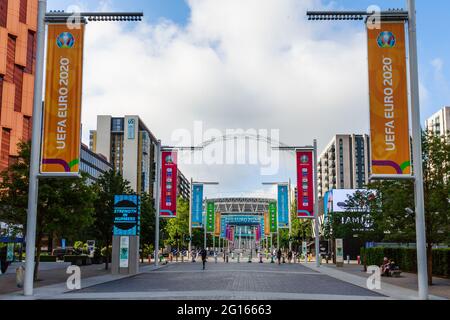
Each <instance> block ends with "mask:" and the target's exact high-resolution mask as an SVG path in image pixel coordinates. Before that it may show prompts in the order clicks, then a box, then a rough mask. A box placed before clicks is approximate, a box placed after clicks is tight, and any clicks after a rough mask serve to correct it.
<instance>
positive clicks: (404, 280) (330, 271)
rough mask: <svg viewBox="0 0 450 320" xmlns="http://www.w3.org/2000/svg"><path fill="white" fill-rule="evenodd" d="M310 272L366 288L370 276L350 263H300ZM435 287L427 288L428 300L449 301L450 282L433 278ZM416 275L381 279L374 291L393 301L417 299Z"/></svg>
mask: <svg viewBox="0 0 450 320" xmlns="http://www.w3.org/2000/svg"><path fill="white" fill-rule="evenodd" d="M302 264H303V265H304V266H306V267H308V268H310V269H311V270H314V271H317V272H320V273H323V274H326V275H329V276H331V277H333V278H336V279H339V280H342V281H346V282H349V283H352V284H355V285H357V286H360V287H363V288H367V279H368V277H369V276H370V274H368V273H365V272H364V271H363V266H361V265H358V264H355V263H352V264H344V267H342V268H337V267H336V266H335V265H333V264H322V265H321V266H320V267H319V268H317V267H316V263H315V262H313V263H306V264H305V263H302ZM433 279H434V281H435V283H436V286H435V287H433V286H431V287H430V288H429V293H430V299H435V300H441V299H450V280H449V279H441V278H433ZM417 290H418V289H417V275H415V274H411V273H402V275H401V277H400V278H386V277H382V278H381V290H376V292H380V293H382V294H385V295H388V296H391V297H393V298H395V299H401V300H403V299H418V292H417Z"/></svg>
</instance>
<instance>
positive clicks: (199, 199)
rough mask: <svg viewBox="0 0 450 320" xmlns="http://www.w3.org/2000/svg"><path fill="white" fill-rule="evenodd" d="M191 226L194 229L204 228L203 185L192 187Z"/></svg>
mask: <svg viewBox="0 0 450 320" xmlns="http://www.w3.org/2000/svg"><path fill="white" fill-rule="evenodd" d="M191 210H192V213H191V226H192V228H202V226H203V221H202V214H203V185H202V184H194V185H193V186H192V206H191Z"/></svg>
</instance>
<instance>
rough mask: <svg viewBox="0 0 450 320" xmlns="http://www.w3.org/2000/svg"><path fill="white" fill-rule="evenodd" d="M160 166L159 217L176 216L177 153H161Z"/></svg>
mask: <svg viewBox="0 0 450 320" xmlns="http://www.w3.org/2000/svg"><path fill="white" fill-rule="evenodd" d="M161 156H162V166H161V208H160V217H166V218H175V217H176V216H177V190H178V185H177V182H178V166H177V163H178V161H177V152H176V151H163V152H162V155H161Z"/></svg>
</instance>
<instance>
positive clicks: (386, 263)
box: [381, 257, 391, 277]
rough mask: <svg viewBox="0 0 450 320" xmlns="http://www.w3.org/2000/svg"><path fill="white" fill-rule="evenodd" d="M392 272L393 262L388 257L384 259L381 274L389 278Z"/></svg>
mask: <svg viewBox="0 0 450 320" xmlns="http://www.w3.org/2000/svg"><path fill="white" fill-rule="evenodd" d="M390 270H391V261H390V260H389V259H388V258H387V257H384V259H383V264H382V265H381V274H382V275H384V276H387V277H389V276H390Z"/></svg>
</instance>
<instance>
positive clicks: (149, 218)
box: [139, 193, 155, 260]
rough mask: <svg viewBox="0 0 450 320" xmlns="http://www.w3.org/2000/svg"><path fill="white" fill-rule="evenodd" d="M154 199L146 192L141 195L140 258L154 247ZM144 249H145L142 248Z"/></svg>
mask: <svg viewBox="0 0 450 320" xmlns="http://www.w3.org/2000/svg"><path fill="white" fill-rule="evenodd" d="M154 203H155V201H154V199H153V198H152V197H151V196H150V195H149V194H147V193H144V194H142V195H141V234H140V237H139V238H140V242H141V244H140V245H141V249H142V256H141V259H142V260H143V259H144V256H145V254H144V252H145V253H147V254H149V253H150V252H152V250H150V246H151V248H154V245H153V244H154V242H155V206H154ZM144 249H145V250H144Z"/></svg>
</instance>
